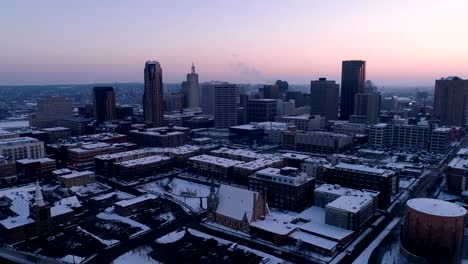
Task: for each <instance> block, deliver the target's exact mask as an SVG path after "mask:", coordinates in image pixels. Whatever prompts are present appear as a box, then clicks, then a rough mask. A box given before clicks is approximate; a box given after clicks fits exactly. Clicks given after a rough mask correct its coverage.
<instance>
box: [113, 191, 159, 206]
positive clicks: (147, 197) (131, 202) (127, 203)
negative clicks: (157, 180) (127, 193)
mask: <svg viewBox="0 0 468 264" xmlns="http://www.w3.org/2000/svg"><path fill="white" fill-rule="evenodd" d="M157 198H158V197H157V196H156V195H153V194H144V195H141V196H138V197H135V198H132V199H128V200H122V201H119V202H116V203H115V205H118V206H121V207H127V206H132V205H135V204H138V203H141V202H145V201H148V200H155V199H157Z"/></svg>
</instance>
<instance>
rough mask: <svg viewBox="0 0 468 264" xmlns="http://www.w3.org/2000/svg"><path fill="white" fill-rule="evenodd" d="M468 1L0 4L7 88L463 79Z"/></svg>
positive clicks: (0, 71)
mask: <svg viewBox="0 0 468 264" xmlns="http://www.w3.org/2000/svg"><path fill="white" fill-rule="evenodd" d="M467 10H468V1H467V0H446V1H441V0H424V1H423V0H378V1H370V0H369V1H359V0H342V1H337V0H327V1H319V0H301V1H300V0H291V1H289V0H288V1H285V0H283V1H280V0H264V1H263V0H262V1H260V0H250V1H249V0H238V1H235V0H232V1H230V0H225V1H223V0H197V1H195V0H193V1H188V0H187V1H183V0H176V1H170V0H168V1H154V0H153V1H150V0H148V1H143V0H135V1H130V0H127V1H120V0H100V1H95V0H79V1H63V0H40V1H34V0H30V1H26V0H14V1H2V2H1V3H0V32H1V41H0V84H1V85H7V84H61V83H68V84H70V83H76V84H83V83H103V82H143V68H144V63H145V61H147V60H157V61H159V62H160V63H161V66H162V68H163V79H164V82H180V81H182V80H184V79H185V75H186V74H187V73H188V72H189V71H190V65H191V63H192V61H193V62H194V63H195V65H196V67H197V72H198V73H199V75H200V80H201V81H209V80H223V81H230V82H250V83H271V82H273V81H274V80H276V79H283V80H288V81H289V82H290V83H293V84H307V83H309V81H310V80H312V79H317V78H318V77H322V76H324V77H327V78H329V79H334V80H337V81H338V82H340V78H341V77H340V76H341V61H342V60H350V59H362V60H366V61H367V77H368V79H371V80H373V81H374V82H375V83H377V84H379V85H410V86H412V85H433V84H434V80H435V79H437V78H440V77H443V76H448V75H459V76H460V77H462V78H468V15H467V14H466V11H467Z"/></svg>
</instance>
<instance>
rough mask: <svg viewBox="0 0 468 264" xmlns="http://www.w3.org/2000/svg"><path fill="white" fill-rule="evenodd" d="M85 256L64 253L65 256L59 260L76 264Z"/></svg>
mask: <svg viewBox="0 0 468 264" xmlns="http://www.w3.org/2000/svg"><path fill="white" fill-rule="evenodd" d="M84 259H85V258H83V257H78V256H74V255H66V256H65V257H63V258H61V259H60V260H61V261H63V262H65V263H71V264H78V263H81V262H82V261H83V260H84Z"/></svg>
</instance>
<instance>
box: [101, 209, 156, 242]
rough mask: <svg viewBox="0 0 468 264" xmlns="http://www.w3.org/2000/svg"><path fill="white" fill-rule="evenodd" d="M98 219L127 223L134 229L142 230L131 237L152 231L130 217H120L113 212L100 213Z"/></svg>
mask: <svg viewBox="0 0 468 264" xmlns="http://www.w3.org/2000/svg"><path fill="white" fill-rule="evenodd" d="M96 217H97V218H99V219H103V220H111V221H118V222H122V223H127V224H129V225H131V226H133V227H138V228H140V231H138V232H136V233H135V234H133V235H131V236H130V237H134V236H137V235H139V234H141V233H143V232H146V231H148V230H150V228H149V227H148V226H145V225H143V224H141V223H138V222H136V221H134V220H132V219H130V218H128V217H123V216H120V215H118V214H115V213H113V212H112V211H110V212H109V211H107V212H104V213H99V214H97V215H96Z"/></svg>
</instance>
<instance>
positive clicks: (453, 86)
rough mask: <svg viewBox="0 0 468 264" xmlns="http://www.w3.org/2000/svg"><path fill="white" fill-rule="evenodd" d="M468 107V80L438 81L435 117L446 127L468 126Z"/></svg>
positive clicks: (435, 94) (451, 78) (445, 79)
mask: <svg viewBox="0 0 468 264" xmlns="http://www.w3.org/2000/svg"><path fill="white" fill-rule="evenodd" d="M467 106H468V80H463V79H461V78H459V77H455V76H453V77H448V78H442V79H440V80H436V83H435V91H434V116H435V118H438V119H440V124H441V125H444V126H460V127H465V126H466V119H467V114H466V111H467V110H468V109H467Z"/></svg>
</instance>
